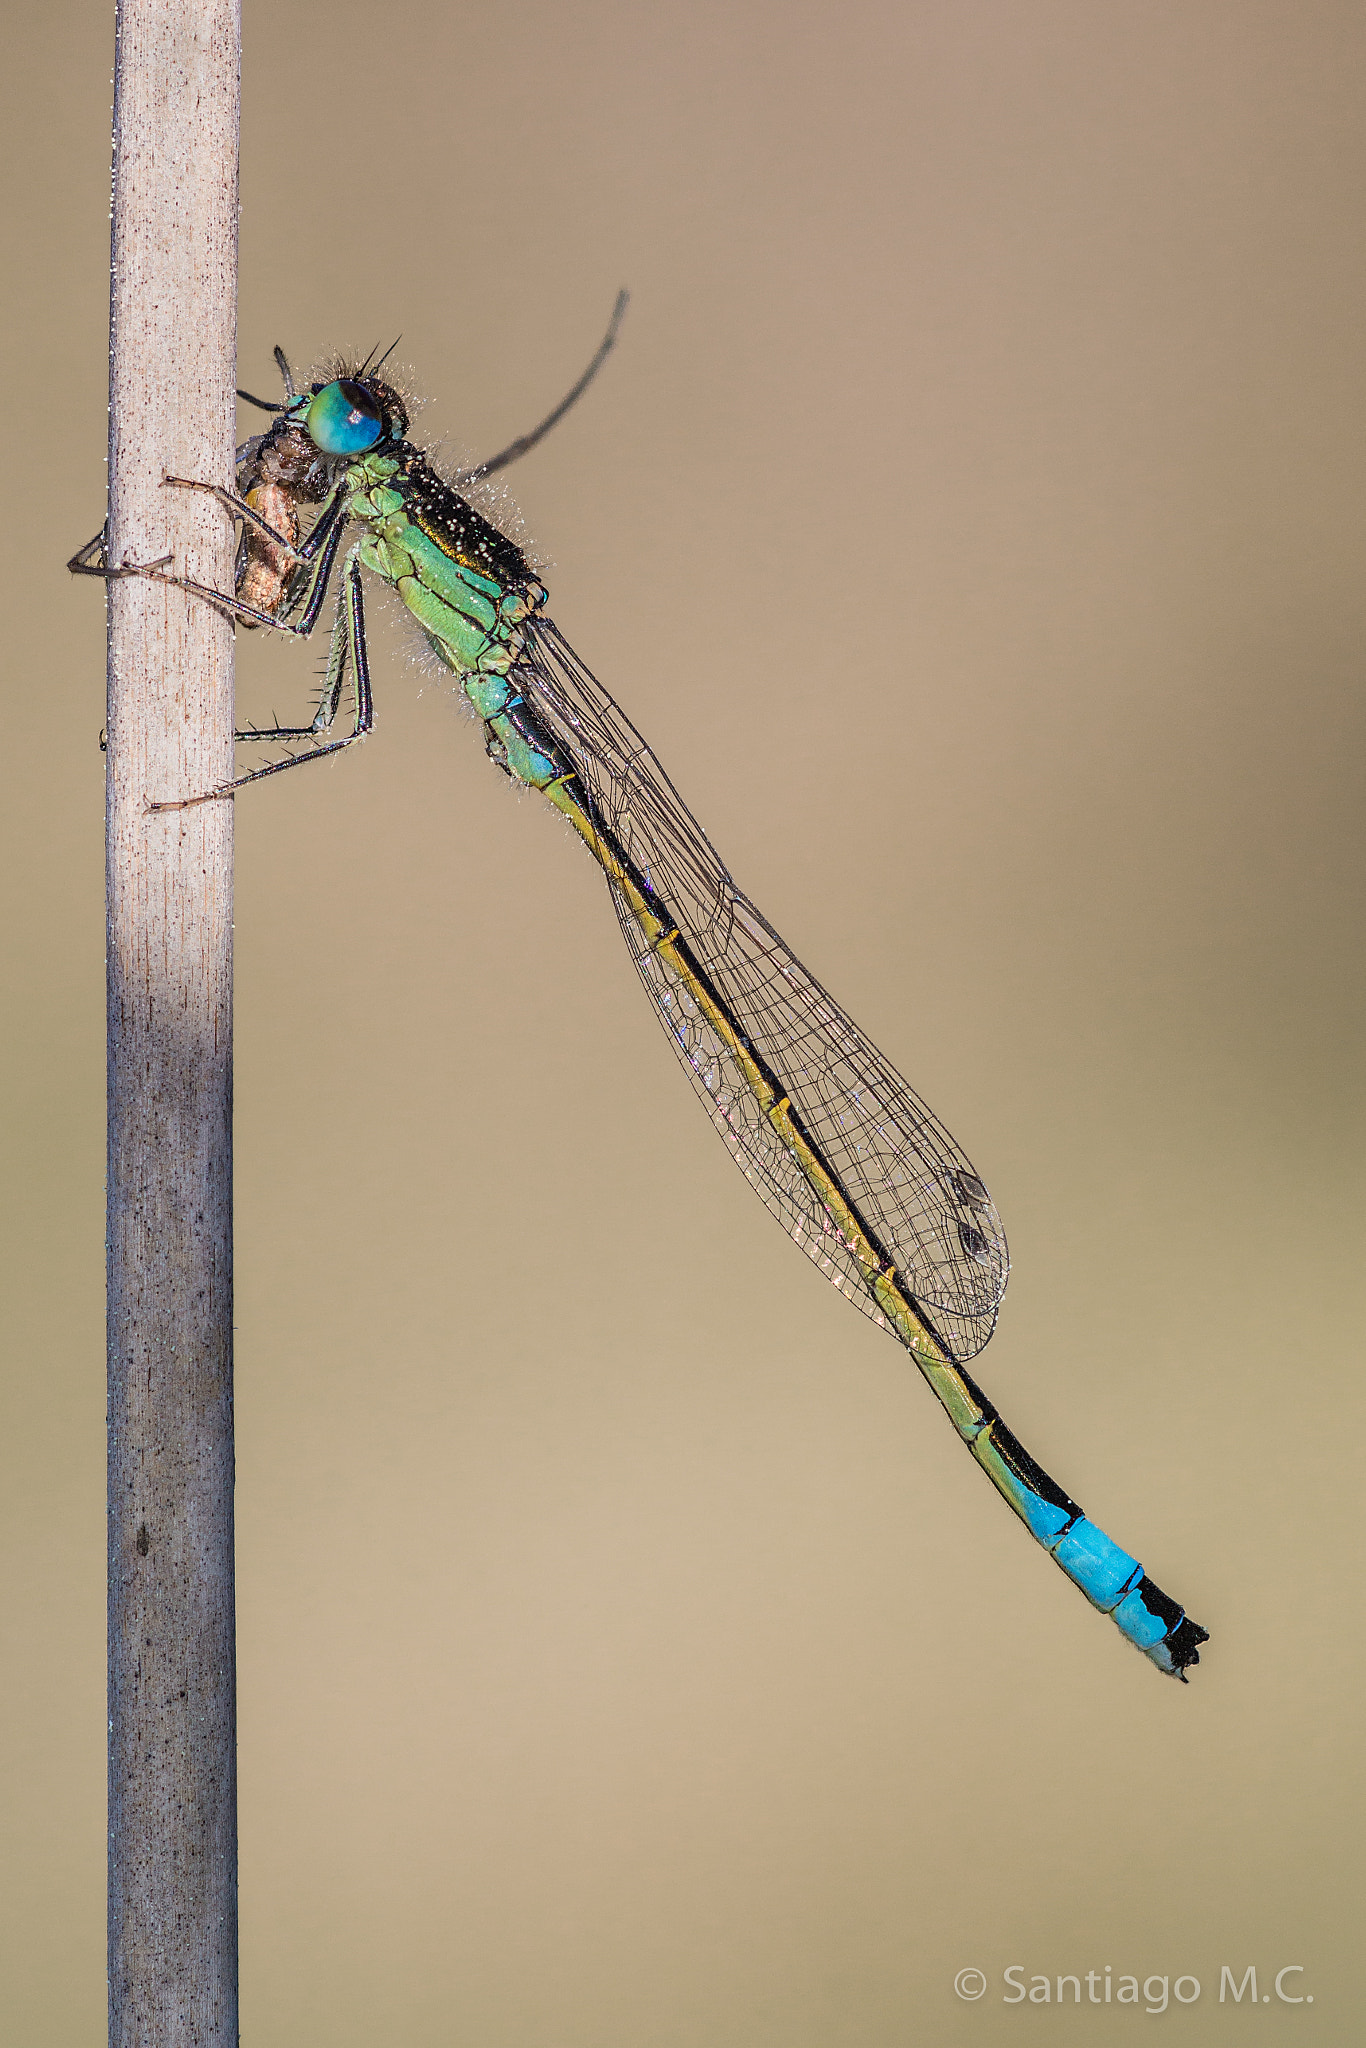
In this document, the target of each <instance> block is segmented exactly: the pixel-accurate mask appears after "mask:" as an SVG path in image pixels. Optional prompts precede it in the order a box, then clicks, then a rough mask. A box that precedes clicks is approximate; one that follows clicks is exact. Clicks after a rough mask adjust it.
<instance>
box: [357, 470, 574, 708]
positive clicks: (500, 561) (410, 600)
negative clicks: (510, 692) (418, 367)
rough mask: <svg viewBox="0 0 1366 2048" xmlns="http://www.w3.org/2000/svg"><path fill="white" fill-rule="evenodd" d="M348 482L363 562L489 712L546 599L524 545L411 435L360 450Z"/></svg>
mask: <svg viewBox="0 0 1366 2048" xmlns="http://www.w3.org/2000/svg"><path fill="white" fill-rule="evenodd" d="M345 489H346V514H347V517H348V518H351V519H354V520H356V521H358V523H359V524H360V525H362V526H363V527H364V528H365V529H366V531H365V539H364V540H363V541H362V543H361V548H360V559H361V561H362V563H363V564H364V565H365V567H366V568H367V569H369V570H371V571H373V573H374V574H375V575H376V576H379V577H381V578H382V579H383V581H384V582H386V583H388V584H390V585H391V586H392V588H393V589H395V590H396V591H397V592H398V594H399V596H400V597H401V598H402V599H403V602H404V604H405V605H406V606H407V607H408V609H409V611H410V612H411V613H412V614H413V616H414V618H415V619H416V620H417V622H418V624H419V625H420V626H421V627H422V630H423V632H424V634H425V635H426V638H427V641H428V643H429V645H430V646H431V648H432V650H433V652H434V653H435V654H436V655H437V656H438V658H439V659H440V660H441V661H442V662H444V664H445V665H446V666H447V667H448V668H450V669H453V670H454V671H455V672H456V673H457V674H458V675H460V676H462V677H463V678H464V679H465V689H466V693H467V695H468V696H469V697H470V700H471V702H472V703H473V704H474V706H475V709H476V710H477V711H478V712H479V714H480V716H481V717H483V718H488V717H491V716H492V715H494V713H495V712H496V711H497V710H498V709H501V705H502V702H503V700H504V699H505V697H506V687H505V686H504V687H503V689H502V690H501V691H500V690H499V689H498V688H497V687H495V686H494V685H495V679H496V678H498V677H501V676H503V675H505V674H506V672H507V670H508V669H509V668H510V667H511V665H512V663H513V662H514V661H515V660H516V658H517V655H518V654H519V653H520V651H521V648H522V644H523V640H524V630H523V629H524V622H525V621H526V620H527V619H528V618H529V617H530V616H531V615H532V614H533V613H534V612H536V611H538V610H539V609H540V607H541V606H542V605H543V604H544V603H545V600H546V591H545V587H544V585H543V584H542V583H541V582H540V581H539V579H538V578H537V577H536V576H535V574H534V573H533V571H532V569H531V566H530V564H529V563H528V562H527V559H526V557H525V556H524V555H523V553H522V551H521V549H520V548H519V547H518V546H517V545H516V543H515V542H514V541H511V540H509V539H508V538H507V536H506V534H502V533H500V532H499V531H498V529H497V527H496V526H493V525H492V524H491V523H490V522H489V521H488V520H487V519H485V518H484V517H483V515H482V514H481V513H479V512H477V511H476V510H475V508H474V507H473V506H472V505H471V504H469V503H468V502H467V500H466V499H464V498H462V497H461V496H460V493H459V492H458V491H456V490H454V489H452V487H451V486H450V485H449V484H448V483H446V482H445V480H444V479H443V478H441V477H439V476H438V475H437V473H436V471H435V470H434V469H433V468H432V467H431V465H430V464H429V463H428V461H427V459H426V457H425V456H424V455H423V454H422V452H421V451H420V450H419V449H417V448H414V447H412V446H411V445H410V444H408V443H407V442H404V443H401V444H400V445H399V446H398V447H397V448H396V449H393V448H391V449H389V450H386V451H384V452H380V451H379V450H375V451H374V452H372V453H369V454H366V455H362V456H360V457H358V458H357V459H356V461H354V462H353V463H351V464H350V465H349V467H348V468H347V471H346V476H345ZM482 678H487V679H488V684H487V685H485V684H483V682H482V681H481V679H482Z"/></svg>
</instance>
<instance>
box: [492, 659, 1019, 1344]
mask: <svg viewBox="0 0 1366 2048" xmlns="http://www.w3.org/2000/svg"><path fill="white" fill-rule="evenodd" d="M516 673H517V680H518V681H519V683H520V684H521V686H522V688H523V690H524V691H525V693H526V696H527V698H528V699H529V700H530V701H531V703H532V704H534V706H535V709H536V712H537V715H538V716H539V717H540V718H541V719H542V720H543V721H544V722H545V724H546V725H547V727H548V728H549V729H550V731H551V732H552V733H553V735H554V737H555V739H556V740H557V741H558V742H559V744H560V746H561V747H562V748H563V749H564V751H565V752H566V753H567V754H568V755H569V756H570V757H571V759H572V760H573V761H574V763H575V765H576V767H577V769H578V772H579V777H580V780H581V781H582V783H583V784H584V787H585V789H586V790H587V792H588V794H589V796H590V797H591V799H592V801H593V803H594V805H595V807H596V809H597V812H598V814H599V817H600V819H601V820H602V821H603V822H604V823H605V824H606V825H607V826H608V828H609V830H610V831H611V833H612V835H613V837H614V838H615V839H616V841H617V843H618V845H619V847H620V848H621V849H622V850H623V852H624V853H625V854H626V856H627V858H628V859H629V861H630V862H631V864H632V865H633V867H634V868H635V869H636V871H637V874H638V875H639V877H640V878H642V880H643V883H644V885H645V887H646V888H647V889H648V891H649V892H650V894H651V895H652V897H653V899H654V902H655V905H656V907H657V908H658V909H659V911H660V913H661V914H663V915H664V916H666V918H667V919H668V920H669V921H670V922H672V923H674V924H676V925H677V926H678V928H679V930H680V931H681V932H682V934H683V936H684V938H685V939H686V940H687V942H688V945H689V947H690V948H691V950H692V952H693V953H694V955H695V956H696V958H697V959H698V960H699V962H700V963H701V964H702V966H703V968H704V969H705V971H706V974H707V975H708V976H709V978H710V980H711V982H712V983H713V985H714V987H715V989H716V990H717V991H718V992H719V994H720V995H721V997H722V999H723V1001H724V1003H725V1005H726V1007H727V1009H728V1010H729V1011H730V1013H731V1016H732V1017H733V1018H734V1020H735V1021H736V1022H737V1023H738V1025H739V1027H740V1029H741V1031H742V1033H743V1034H744V1036H745V1037H746V1039H747V1040H748V1042H749V1044H750V1046H751V1048H752V1050H753V1051H754V1052H755V1053H756V1055H758V1057H759V1059H760V1061H761V1063H762V1064H763V1065H764V1066H766V1067H767V1068H768V1070H769V1072H770V1073H771V1074H772V1075H774V1076H775V1077H776V1078H777V1079H778V1080H780V1081H781V1084H782V1087H783V1089H784V1090H785V1092H786V1093H787V1094H788V1095H789V1096H790V1098H791V1100H792V1103H793V1105H794V1106H795V1108H796V1109H797V1111H798V1114H799V1115H800V1117H801V1119H802V1122H803V1124H804V1125H805V1127H806V1130H807V1133H808V1135H809V1136H810V1137H811V1138H812V1140H813V1141H814V1142H815V1144H816V1145H817V1147H818V1148H819V1150H820V1151H821V1153H822V1154H823V1156H824V1158H825V1161H826V1163H827V1165H828V1167H829V1168H830V1170H831V1172H832V1173H833V1175H834V1177H835V1178H836V1180H838V1182H839V1183H840V1185H841V1187H842V1189H843V1191H844V1193H845V1195H846V1197H847V1199H848V1201H849V1203H850V1206H851V1207H852V1208H853V1209H854V1210H855V1211H856V1213H857V1215H858V1216H859V1218H860V1220H861V1221H862V1223H863V1225H864V1227H865V1230H866V1232H867V1235H868V1236H869V1237H870V1238H871V1239H872V1240H873V1242H874V1244H875V1245H877V1246H878V1248H879V1250H880V1252H881V1253H882V1254H884V1255H885V1257H886V1258H887V1259H889V1260H890V1261H891V1262H892V1263H893V1264H894V1265H895V1266H896V1268H897V1271H898V1273H899V1274H900V1276H901V1279H902V1282H903V1284H904V1285H905V1286H906V1287H907V1289H908V1291H909V1292H910V1293H912V1294H913V1295H914V1297H915V1299H916V1301H917V1302H918V1303H920V1304H922V1305H923V1306H924V1307H925V1308H926V1309H927V1310H928V1311H929V1320H930V1321H931V1323H932V1324H933V1327H934V1329H935V1331H936V1333H937V1334H938V1335H939V1336H940V1337H941V1338H942V1339H943V1341H944V1342H945V1344H946V1345H947V1347H948V1349H949V1350H950V1351H951V1352H952V1354H953V1356H954V1357H955V1358H956V1359H959V1360H964V1359H968V1358H971V1357H973V1356H974V1354H975V1353H976V1352H978V1351H980V1350H981V1348H982V1346H983V1345H984V1344H985V1343H986V1341H987V1339H988V1338H989V1337H990V1336H991V1333H992V1330H993V1329H994V1328H995V1324H996V1316H997V1311H998V1309H999V1307H1000V1302H1001V1296H1002V1294H1003V1293H1004V1291H1005V1284H1006V1278H1007V1275H1008V1273H1009V1270H1010V1261H1009V1256H1008V1253H1007V1250H1006V1241H1005V1234H1004V1232H1003V1230H1002V1228H1001V1222H1000V1218H999V1217H998V1216H997V1214H996V1210H995V1208H994V1206H993V1204H992V1202H991V1199H990V1197H989V1195H988V1194H987V1191H986V1188H985V1186H984V1184H983V1182H982V1180H981V1179H980V1177H979V1176H978V1174H977V1172H976V1170H975V1168H974V1167H973V1165H972V1163H971V1161H970V1160H969V1159H968V1158H967V1157H966V1156H965V1154H964V1153H963V1152H962V1151H961V1150H960V1149H959V1147H958V1145H956V1144H955V1142H954V1140H953V1139H952V1138H951V1137H950V1135H949V1133H948V1132H947V1131H946V1130H945V1129H944V1126H943V1125H942V1124H941V1123H940V1122H939V1120H938V1118H937V1117H936V1116H935V1115H934V1114H933V1112H932V1111H931V1110H929V1109H928V1108H927V1107H926V1106H925V1104H924V1103H923V1102H922V1101H921V1100H920V1098H919V1096H917V1095H916V1094H915V1093H914V1092H913V1090H912V1089H911V1088H909V1087H908V1086H907V1084H906V1082H905V1081H903V1080H902V1078H901V1076H900V1075H899V1074H898V1073H897V1072H896V1070H895V1068H893V1067H891V1066H889V1065H888V1063H887V1061H886V1060H885V1059H884V1058H883V1057H882V1054H881V1053H880V1052H879V1051H878V1050H877V1047H876V1046H874V1045H871V1044H870V1043H869V1041H868V1040H867V1039H866V1038H865V1037H864V1035H863V1033H862V1032H861V1031H860V1030H859V1028H858V1026H857V1025H856V1024H855V1023H854V1022H853V1020H852V1019H851V1018H849V1017H847V1016H846V1015H845V1013H844V1011H843V1010H841V1008H840V1007H839V1004H838V1003H836V1002H835V1001H834V1000H833V998H832V997H830V996H829V995H827V994H826V992H825V990H824V989H823V988H822V987H821V985H820V983H819V982H818V981H816V980H815V979H814V977H813V976H812V975H810V974H808V973H807V971H806V969H805V968H804V967H803V966H802V964H801V962H800V960H798V959H797V958H796V957H795V956H794V954H793V953H792V952H791V951H790V950H789V948H788V947H787V946H786V945H785V944H784V943H783V941H782V939H781V938H780V937H779V936H778V934H777V932H775V931H774V929H773V927H772V925H771V924H769V922H768V920H767V919H766V918H765V917H764V916H762V914H761V913H760V912H759V911H758V910H756V909H755V907H754V905H753V904H752V903H751V902H750V901H749V899H748V897H746V896H744V895H743V894H742V893H741V892H740V890H738V889H737V888H736V886H735V884H734V882H733V881H732V880H731V877H730V875H729V874H728V873H727V871H726V867H725V865H724V863H723V862H722V861H721V859H720V858H719V856H718V855H717V853H716V852H715V850H714V848H713V847H712V844H711V842H710V840H709V839H708V838H707V835H706V834H705V832H703V830H702V828H701V826H700V825H699V824H698V823H697V820H696V819H695V818H694V817H693V816H692V814H691V812H690V811H689V810H688V808H687V806H686V805H685V804H684V803H683V801H682V799H681V798H680V796H679V795H678V792H677V791H676V790H675V788H674V786H673V784H672V783H671V782H670V780H669V778H668V776H667V775H666V774H665V772H664V770H663V768H662V767H661V766H660V764H659V762H658V760H657V759H656V758H655V756H654V754H653V753H652V752H651V751H650V749H649V747H648V746H647V745H646V743H645V741H644V740H643V739H642V738H641V736H640V734H639V733H638V732H637V731H636V729H635V727H634V726H633V725H632V724H631V721H630V720H629V718H627V716H626V714H625V713H624V712H623V711H622V710H621V708H620V706H619V705H617V704H616V703H614V702H613V700H612V698H611V697H609V696H608V694H607V692H606V690H604V689H603V687H602V685H601V684H600V683H599V682H598V681H597V680H596V679H595V677H594V676H593V675H592V674H591V673H590V672H589V670H588V669H586V668H585V667H584V665H583V663H582V662H581V661H580V660H579V658H578V656H577V655H576V654H575V653H574V651H573V649H572V648H571V647H570V646H569V645H568V643H567V642H566V641H565V639H564V638H563V636H562V635H561V634H560V633H559V631H558V629H557V628H556V627H555V626H554V625H552V624H551V623H550V621H549V620H546V619H538V620H536V621H534V622H533V623H531V624H530V626H529V628H528V637H527V644H526V652H525V655H524V657H523V658H522V660H521V661H520V662H519V664H518V667H517V671H516ZM609 887H611V889H612V896H613V900H614V902H615V904H616V910H617V916H618V918H619V919H620V922H621V928H622V932H623V934H624V935H625V939H626V943H627V945H628V947H629V948H630V951H631V957H632V958H633V960H634V961H635V964H636V967H637V969H638V970H639V973H640V978H641V980H642V981H643V982H644V984H645V987H646V989H647V991H648V993H649V996H650V1000H651V1002H652V1003H653V1004H654V1006H655V1009H656V1010H657V1011H658V1013H659V1016H660V1019H661V1021H662V1023H663V1025H664V1028H665V1030H666V1031H667V1032H668V1034H669V1038H670V1040H671V1042H672V1044H673V1048H674V1050H675V1052H676V1053H677V1054H678V1056H679V1058H680V1060H681V1061H682V1062H683V1065H684V1067H685V1068H686V1069H687V1072H688V1077H689V1079H690V1080H691V1081H692V1084H693V1086H694V1087H695V1088H696V1090H697V1092H698V1094H699V1095H700V1096H701V1098H702V1100H703V1102H704V1103H705V1104H706V1107H707V1109H708V1111H709V1113H710V1115H711V1118H712V1121H713V1123H714V1124H715V1126H716V1128H717V1130H718V1131H719V1132H720V1134H721V1136H722V1137H723V1138H724V1139H725V1141H726V1143H727V1145H728V1146H729V1148H730V1150H731V1152H732V1153H733V1155H734V1157H735V1161H736V1164H737V1165H738V1166H739V1167H740V1170H741V1172H742V1173H743V1174H744V1175H745V1178H746V1179H747V1180H748V1181H749V1182H750V1184H751V1186H753V1187H754V1188H755V1189H756V1190H757V1192H758V1193H759V1194H760V1195H761V1196H762V1197H763V1199H764V1201H765V1202H766V1203H767V1205H768V1207H769V1208H770V1209H771V1210H772V1211H773V1212H774V1214H775V1215H776V1216H777V1217H778V1218H779V1219H780V1221H781V1222H782V1224H783V1226H784V1228H785V1229H786V1230H787V1231H788V1233H789V1234H790V1235H791V1236H792V1237H793V1238H794V1239H795V1240H796V1242H797V1243H798V1244H800V1245H801V1247H802V1249H803V1250H804V1251H805V1252H806V1253H807V1254H808V1255H809V1256H810V1257H811V1258H812V1259H814V1260H815V1262H816V1264H817V1265H818V1266H819V1267H820V1269H821V1270H822V1272H824V1273H825V1275H826V1276H827V1278H828V1279H830V1280H831V1281H833V1283H834V1284H835V1286H837V1287H838V1288H839V1289H840V1290H841V1292H842V1293H845V1294H847V1295H848V1296H849V1297H850V1299H851V1300H853V1301H856V1302H857V1303H858V1305H859V1307H860V1308H862V1309H863V1311H864V1313H865V1314H867V1315H869V1316H871V1317H872V1318H873V1320H874V1321H875V1322H877V1323H882V1322H883V1320H884V1318H883V1317H882V1315H881V1313H880V1311H879V1309H878V1307H877V1304H876V1302H875V1301H874V1299H873V1297H872V1295H871V1294H870V1293H869V1291H868V1287H867V1283H866V1280H865V1277H864V1273H863V1269H862V1267H861V1266H860V1265H859V1262H858V1260H857V1258H856V1257H855V1256H854V1253H853V1251H852V1250H851V1249H850V1246H849V1244H848V1242H847V1240H846V1238H845V1236H844V1234H843V1232H842V1231H841V1230H840V1228H839V1225H838V1223H837V1222H836V1220H835V1218H834V1217H833V1216H832V1215H831V1214H830V1212H829V1211H828V1210H827V1209H826V1208H825V1206H824V1204H823V1203H822V1202H821V1200H820V1197H819V1195H818V1194H817V1193H816V1190H815V1189H814V1188H813V1187H812V1185H811V1183H810V1182H809V1181H808V1180H807V1178H806V1176H805V1175H804V1174H803V1173H802V1171H801V1169H800V1167H799V1166H798V1165H797V1163H796V1161H795V1159H794V1158H793V1157H792V1155H791V1153H790V1152H789V1151H788V1150H787V1148H786V1147H785V1146H784V1145H783V1144H782V1142H781V1141H780V1139H779V1138H778V1136H777V1134H776V1133H775V1131H774V1130H773V1128H772V1126H771V1125H770V1123H769V1122H768V1121H767V1119H766V1118H765V1116H764V1115H763V1113H762V1107H761V1105H760V1103H759V1102H758V1101H757V1100H756V1098H755V1095H754V1093H753V1091H752V1089H751V1088H750V1087H749V1085H748V1083H747V1082H746V1080H745V1077H744V1074H743V1072H742V1070H741V1068H740V1065H739V1062H738V1061H737V1060H736V1058H735V1056H734V1054H733V1052H732V1051H731V1050H730V1048H729V1047H728V1046H727V1044H726V1043H725V1041H724V1039H723V1038H722V1037H721V1036H720V1035H719V1034H718V1032H717V1031H716V1029H715V1028H714V1026H713V1025H712V1024H711V1023H710V1022H709V1020H708V1018H707V1017H706V1015H705V1013H704V1011H703V1010H702V1008H701V1007H700V1006H699V1004H698V1003H697V1002H696V1001H695V999H694V997H693V995H692V993H691V992H690V990H689V987H688V983H687V978H686V976H680V975H679V974H678V973H677V971H676V970H675V969H674V968H672V967H671V966H670V965H669V964H668V963H667V961H665V960H664V959H662V958H661V956H660V954H659V952H658V951H657V950H654V949H652V947H651V945H650V943H649V940H648V938H647V936H646V935H645V933H644V932H643V931H642V929H641V926H640V925H639V923H638V922H637V920H636V918H635V916H634V914H633V913H632V910H631V907H630V904H629V901H628V900H627V898H626V896H625V895H624V893H623V892H622V891H621V890H620V889H619V888H618V887H616V886H615V885H613V884H612V883H611V881H610V878H609Z"/></svg>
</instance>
